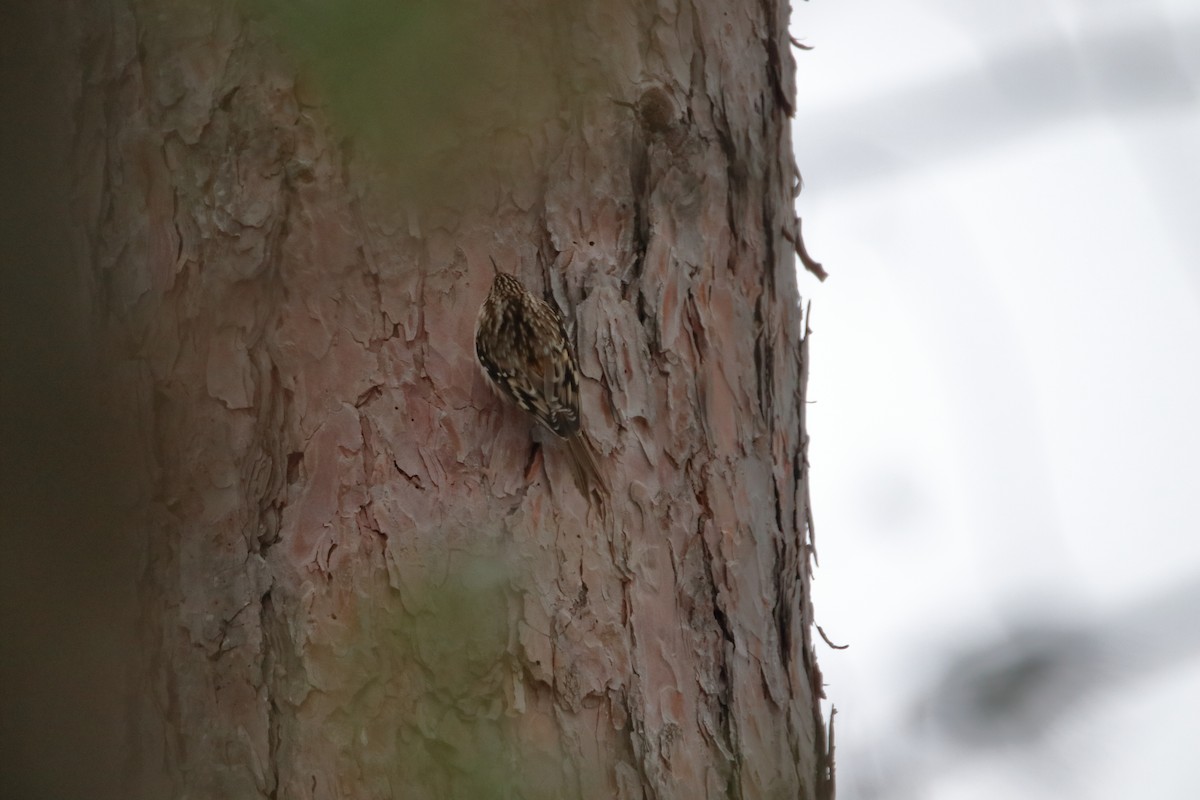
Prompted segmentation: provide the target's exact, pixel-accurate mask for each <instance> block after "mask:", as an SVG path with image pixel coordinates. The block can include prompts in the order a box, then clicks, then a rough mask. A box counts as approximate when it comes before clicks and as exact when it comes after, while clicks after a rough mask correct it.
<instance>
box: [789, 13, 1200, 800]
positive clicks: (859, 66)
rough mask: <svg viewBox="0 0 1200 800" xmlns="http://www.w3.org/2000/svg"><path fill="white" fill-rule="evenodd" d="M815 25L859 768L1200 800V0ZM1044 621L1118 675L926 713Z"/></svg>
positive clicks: (829, 572)
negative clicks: (1025, 713) (980, 662)
mask: <svg viewBox="0 0 1200 800" xmlns="http://www.w3.org/2000/svg"><path fill="white" fill-rule="evenodd" d="M792 29H793V33H794V35H795V36H796V37H797V38H798V39H800V40H801V41H802V42H804V43H806V44H808V45H813V46H815V49H814V50H812V51H810V52H797V53H796V59H797V62H798V86H799V93H798V110H797V114H796V121H795V130H796V150H797V161H798V163H799V166H800V169H801V172H802V173H803V175H804V179H805V190H804V192H803V193H802V194H801V196H800V199H799V201H798V210H799V213H800V215H801V217H802V218H803V220H804V232H805V238H806V241H807V244H808V247H809V251H810V252H811V253H812V254H813V256H814V257H815V258H817V259H818V260H819V261H821V262H822V263H824V265H825V266H826V268H827V269H828V270H829V273H830V278H829V279H828V280H827V281H826V282H825V283H824V284H818V283H817V281H816V280H815V279H813V278H811V276H808V275H807V274H805V273H802V277H801V293H802V295H803V296H804V298H805V300H808V299H811V300H812V301H813V314H812V328H813V330H814V337H813V340H812V344H811V355H812V359H813V363H812V367H811V381H810V387H809V399H810V401H812V402H813V403H814V405H812V406H811V408H810V434H811V435H812V445H811V448H810V453H809V458H810V461H811V463H812V479H813V503H814V512H815V516H816V525H817V547H818V552H819V554H820V567H819V569H818V570H817V573H816V581H815V591H816V597H815V603H816V612H817V621H818V622H819V623H820V624H821V625H822V627H823V628H824V629H825V631H826V632H827V633H828V634H829V635H830V637H831V638H832V639H833V640H834V641H836V642H839V643H845V644H849V645H850V648H849V649H848V650H844V651H833V650H830V649H828V648H824V647H821V649H820V650H819V652H818V658H819V659H820V663H821V667H822V669H823V671H824V673H825V677H826V680H827V692H828V694H829V697H830V699H831V701H832V702H833V704H834V705H836V706H837V708H838V716H837V723H836V725H837V744H838V783H839V787H838V788H839V797H840V798H842V800H859V798H874V797H878V798H902V797H903V798H908V797H914V798H930V799H931V800H942V798H945V799H946V800H950V799H951V798H953V799H954V800H973V799H974V798H980V799H983V798H987V799H989V800H990V798H1010V797H1014V796H1019V797H1027V798H1041V797H1046V798H1049V797H1054V798H1088V800H1108V799H1109V798H1112V799H1113V800H1116V798H1122V800H1124V798H1129V797H1153V798H1197V797H1200V758H1197V756H1200V658H1198V657H1197V655H1198V653H1200V589H1198V587H1200V424H1198V423H1197V417H1198V416H1200V2H1197V0H1187V1H1186V2H1184V1H1183V0H1176V2H1165V1H1160V2H1154V0H1123V1H1122V2H1117V1H1116V0H1092V2H1083V1H1082V0H1079V1H1078V2H1069V1H1068V0H1010V1H1009V2H1007V3H982V2H977V3H963V2H961V0H909V1H908V2H901V1H900V0H887V1H885V0H812V2H809V3H802V2H797V3H796V8H795V11H794V15H793V23H792ZM1189 592H1190V593H1189ZM1181 598H1182V599H1181ZM1188 598H1191V599H1190V600H1189V599H1188ZM1155 603H1158V604H1159V605H1157V606H1156V605H1154V604H1155ZM1192 609H1194V610H1195V613H1194V615H1193V614H1191V613H1189V612H1190V611H1191V610H1192ZM1181 610H1182V611H1181ZM1031 626H1032V627H1034V628H1037V627H1039V626H1041V627H1042V628H1043V630H1051V631H1052V634H1051V638H1050V641H1051V642H1059V641H1061V640H1062V639H1063V636H1064V635H1063V634H1061V631H1064V630H1075V631H1083V632H1084V633H1085V634H1086V635H1087V636H1088V637H1090V638H1089V641H1091V642H1093V644H1095V645H1096V646H1098V647H1100V648H1101V649H1103V651H1104V654H1103V655H1102V656H1098V655H1096V654H1095V653H1092V654H1087V653H1084V654H1083V655H1081V656H1080V658H1081V661H1080V662H1079V664H1078V665H1076V666H1073V667H1070V668H1069V669H1067V670H1066V672H1065V677H1064V678H1062V680H1064V681H1065V683H1063V684H1062V685H1061V686H1057V688H1056V687H1055V686H1054V685H1053V684H1051V689H1052V691H1051V696H1052V697H1054V698H1059V697H1065V696H1070V695H1072V692H1074V691H1075V690H1076V689H1077V688H1078V689H1079V690H1080V691H1081V692H1084V690H1086V689H1087V688H1088V687H1095V691H1093V692H1091V693H1086V692H1084V693H1083V694H1081V695H1080V696H1081V698H1082V699H1080V701H1079V702H1078V703H1077V704H1076V705H1072V706H1069V707H1068V708H1066V709H1065V710H1064V711H1063V713H1062V714H1060V715H1056V716H1052V717H1050V718H1049V721H1048V722H1047V724H1046V725H1045V727H1043V728H1040V729H1038V728H1036V727H1035V728H1030V729H1026V728H1018V729H1016V732H1015V733H1012V734H1011V735H1010V736H1008V737H1007V738H1005V737H1004V736H1002V735H1000V734H997V735H996V738H995V739H994V740H990V741H989V742H988V743H984V744H979V742H978V741H976V740H972V739H970V737H969V736H966V735H963V734H962V733H961V731H960V732H959V734H957V735H956V734H955V733H954V732H953V730H951V729H947V728H946V727H945V726H943V727H940V728H939V727H938V726H937V725H936V724H931V723H929V722H928V717H927V716H923V715H922V714H921V712H920V709H921V708H922V707H926V706H927V705H928V704H930V703H932V704H934V705H937V704H938V703H939V702H940V703H941V704H942V705H943V706H945V704H946V703H947V702H948V701H947V697H948V695H947V692H946V691H945V687H944V686H943V687H942V689H940V690H938V689H935V687H936V686H937V681H938V680H939V679H940V677H941V676H944V675H947V674H949V675H950V676H951V678H953V677H954V675H955V670H956V669H957V668H956V667H954V666H953V663H952V661H951V660H952V659H954V658H957V657H963V656H965V655H966V654H969V653H971V652H976V653H980V652H984V651H985V648H988V647H989V646H992V647H994V648H998V649H996V650H994V651H993V656H995V657H1002V656H1003V653H1004V652H1005V649H1004V647H1002V646H1001V645H1002V643H1003V642H1004V641H1005V637H1009V636H1016V635H1018V634H1019V633H1020V632H1021V631H1022V630H1028V629H1029V628H1030V627H1031ZM1053 631H1059V633H1053ZM1067 651H1069V652H1078V651H1077V650H1072V649H1071V648H1067ZM1055 652H1057V651H1055ZM997 653H998V654H1000V655H997ZM1060 655H1061V653H1060ZM1156 659H1157V660H1156ZM957 663H961V662H957ZM1039 685H1040V684H1039ZM952 706H953V704H952ZM1034 706H1035V707H1038V708H1053V707H1055V706H1054V703H1053V702H1052V701H1045V702H1042V703H1035V704H1034ZM1001 707H1005V708H1007V707H1008V706H1005V705H1004V704H1003V703H1002V704H1001ZM935 716H936V715H935ZM923 719H924V720H926V721H925V722H922V720H923ZM935 722H936V720H935ZM985 722H986V720H985ZM1000 722H1001V723H1002V722H1003V720H1001V721H1000ZM1001 727H1003V726H1002V725H1001ZM947 730H950V733H947ZM1039 731H1040V732H1039Z"/></svg>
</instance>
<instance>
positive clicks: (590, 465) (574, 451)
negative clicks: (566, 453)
mask: <svg viewBox="0 0 1200 800" xmlns="http://www.w3.org/2000/svg"><path fill="white" fill-rule="evenodd" d="M567 449H569V450H570V451H571V477H572V478H574V479H575V485H576V486H578V487H579V491H580V493H581V494H582V495H583V496H584V497H586V498H588V500H589V501H590V500H591V498H592V495H593V494H595V495H597V496H598V497H599V498H600V499H601V500H602V501H603V500H604V499H606V498H607V497H608V483H607V482H605V480H604V478H603V476H601V474H600V464H599V462H598V460H597V459H596V448H595V446H594V445H593V444H592V442H591V440H590V439H588V437H587V434H586V433H584V432H583V431H579V432H578V433H576V434H575V435H574V436H571V437H569V438H568V439H567Z"/></svg>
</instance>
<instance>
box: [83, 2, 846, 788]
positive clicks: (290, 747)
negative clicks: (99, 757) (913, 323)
mask: <svg viewBox="0 0 1200 800" xmlns="http://www.w3.org/2000/svg"><path fill="white" fill-rule="evenodd" d="M497 5H499V4H497ZM508 5H509V7H507V8H504V9H501V10H495V11H491V12H489V14H490V15H491V16H489V17H488V19H489V20H491V21H492V22H494V23H496V24H497V27H495V28H493V29H489V30H488V31H487V34H488V36H487V37H484V38H483V39H481V41H487V40H488V39H489V37H490V38H491V39H494V40H496V41H498V42H500V43H501V45H499V46H504V47H506V49H505V50H504V53H505V54H506V55H505V57H506V58H507V59H509V60H511V61H512V63H511V64H509V65H508V66H507V67H506V69H507V68H510V67H511V72H507V73H505V74H503V75H501V76H499V78H497V79H496V80H490V79H491V77H492V76H490V75H487V74H482V73H480V74H475V75H472V76H470V80H471V81H473V82H474V83H478V84H481V85H483V86H484V87H485V89H486V91H484V92H480V93H479V94H478V95H477V96H472V103H473V104H468V105H467V106H465V107H459V108H458V113H461V114H462V115H465V119H463V120H456V123H459V124H456V125H449V124H448V123H447V124H446V125H445V126H442V127H438V128H437V130H436V140H432V139H431V140H429V141H424V140H422V141H421V142H420V147H416V146H415V145H414V146H413V147H415V148H416V149H417V150H419V151H420V153H421V156H420V159H421V163H419V164H416V165H415V166H414V164H413V163H410V159H408V151H407V148H408V146H409V145H408V144H406V145H405V149H404V151H403V152H387V151H386V148H385V149H381V148H380V147H379V139H378V138H376V139H374V140H372V141H374V145H373V146H371V147H365V146H364V147H351V146H348V144H347V143H348V141H352V140H355V138H356V137H355V134H354V130H355V125H356V124H358V123H356V122H353V121H350V122H347V121H345V120H343V119H339V117H338V116H337V115H336V114H333V113H331V112H330V110H329V107H328V106H327V104H326V100H327V99H328V98H329V97H330V94H329V93H330V92H331V91H332V92H336V90H337V84H331V85H325V86H323V87H318V88H313V87H311V86H309V85H308V84H307V83H306V82H305V81H302V80H300V79H299V78H298V77H297V75H298V74H299V70H298V68H297V67H296V66H294V63H293V61H294V60H295V59H293V58H292V56H291V55H289V54H288V52H287V51H286V49H285V48H282V47H281V46H280V45H279V44H278V41H277V39H276V38H275V36H274V35H273V34H271V33H270V29H269V27H268V26H267V25H266V23H264V22H263V21H262V20H249V21H248V20H247V19H246V18H244V17H242V16H241V15H239V13H237V9H236V8H234V7H230V6H227V5H224V4H220V3H217V4H207V3H205V4H188V3H162V2H132V1H130V2H126V1H125V0H114V2H112V3H111V4H100V5H91V4H83V3H81V4H80V5H79V11H80V13H79V15H78V16H77V18H76V22H75V23H74V24H75V29H74V35H75V36H76V37H77V39H78V40H79V42H80V43H81V46H80V49H79V52H80V53H81V57H82V59H83V64H82V69H83V74H84V75H85V76H87V80H86V81H85V82H84V83H83V84H81V85H80V86H77V87H76V92H77V94H76V96H75V97H74V102H75V105H76V108H77V118H78V120H79V131H78V139H77V146H76V158H75V166H76V170H77V175H78V185H79V196H78V200H77V203H76V208H77V214H78V217H79V223H80V226H81V230H82V231H83V234H84V235H83V236H82V237H81V240H80V243H79V245H80V250H81V252H82V254H83V258H84V261H85V263H87V264H88V265H89V269H90V270H91V274H92V276H93V280H94V282H95V285H96V286H97V287H102V288H98V289H97V300H98V308H99V309H100V310H101V312H102V314H103V316H104V318H105V320H106V326H107V329H108V332H109V335H110V336H111V337H112V340H113V341H114V343H115V344H114V351H115V354H116V358H117V359H119V360H120V361H122V362H123V369H122V371H121V374H123V375H125V376H127V377H128V380H127V381H126V384H125V390H126V391H128V392H130V393H133V394H134V395H136V396H138V397H142V398H145V402H144V403H143V404H142V407H143V409H144V413H145V417H146V418H145V420H144V423H145V424H144V425H143V426H142V428H141V430H142V431H143V434H144V441H143V442H142V443H141V444H142V446H141V452H142V453H144V459H143V463H142V465H141V469H142V474H141V476H140V479H141V481H142V484H143V485H144V486H145V487H147V488H146V492H147V497H148V501H147V511H146V514H145V520H146V523H145V528H144V530H142V531H140V532H139V534H138V535H139V536H141V537H143V538H144V541H145V563H146V585H145V586H144V587H143V602H144V607H145V617H146V625H145V628H144V632H143V633H144V646H145V648H146V651H147V653H148V654H149V657H148V659H147V662H146V664H145V680H146V684H145V693H144V694H143V696H142V702H141V704H140V707H139V709H138V711H139V714H140V719H141V720H142V723H141V729H140V734H139V735H140V736H141V740H140V741H141V742H142V747H144V748H146V749H145V751H144V756H143V758H141V759H140V763H139V769H138V772H139V774H138V775H137V780H138V781H140V782H141V785H142V788H143V789H144V790H146V791H149V792H151V793H154V794H155V795H156V796H167V795H168V794H172V795H180V796H181V795H183V794H184V793H185V792H186V794H187V796H189V797H254V796H263V797H287V798H301V797H316V798H326V797H355V798H376V797H378V798H384V797H387V798H390V797H468V796H471V797H486V796H496V797H500V796H505V797H507V796H513V797H620V798H640V797H657V798H671V797H677V798H693V797H702V796H703V797H746V798H763V797H789V798H791V797H817V796H819V794H820V793H821V792H822V791H823V789H822V781H823V780H824V778H823V775H824V770H825V769H826V765H825V763H824V762H823V760H822V759H823V752H824V733H823V727H822V723H821V719H820V712H819V706H818V695H819V693H820V691H821V688H820V676H819V672H818V671H817V669H816V666H815V663H814V660H813V655H812V650H811V643H810V638H809V632H810V627H811V613H810V607H809V594H808V569H809V567H808V564H809V541H808V538H807V537H808V531H809V525H808V522H807V520H808V518H809V509H808V505H807V502H808V501H807V494H808V491H807V472H806V469H807V468H806V465H805V462H804V457H803V449H804V437H805V434H804V422H803V420H804V405H803V402H804V386H803V384H804V378H803V349H802V347H803V345H802V338H801V337H802V328H801V315H800V311H799V297H798V294H797V289H796V281H795V274H794V264H793V260H794V259H793V253H792V251H791V250H790V246H789V245H788V244H787V242H786V240H785V233H786V232H788V231H790V230H792V229H793V227H794V217H793V215H792V192H793V186H794V185H795V184H796V182H797V180H798V179H797V175H796V172H795V168H794V166H793V164H792V157H791V150H790V138H789V137H790V133H789V120H788V114H789V108H788V103H789V102H790V101H789V98H791V97H792V94H793V85H792V80H793V61H792V58H791V55H790V51H789V47H788V42H787V26H786V21H787V14H788V8H787V6H786V5H781V4H779V3H777V2H773V1H772V0H764V2H761V3H755V4H746V3H741V2H734V1H733V0H697V2H693V3H691V4H682V5H675V4H672V3H661V4H657V5H653V6H647V5H645V4H641V3H632V2H631V3H622V2H611V3H610V2H605V3H581V4H578V5H571V6H570V7H569V11H570V13H566V12H564V11H563V10H562V6H561V4H558V5H555V4H549V5H540V4H538V3H515V2H514V3H512V4H508ZM556 9H557V10H556ZM518 34H519V37H518ZM481 46H482V45H481ZM546 64H551V65H553V67H554V69H555V71H554V72H552V73H551V74H549V75H547V74H546V72H545V65H546ZM314 69H315V70H316V72H317V75H318V78H317V79H316V80H315V82H316V83H320V80H319V75H320V72H319V67H315V68H314ZM535 73H536V74H535ZM529 75H532V77H530V79H529V80H528V81H522V80H511V79H513V78H514V77H515V78H521V77H522V76H529ZM501 78H503V80H501ZM371 79H372V80H375V81H379V82H380V85H383V86H386V85H388V81H394V82H397V83H402V82H404V81H418V80H428V76H425V75H411V74H408V75H406V74H397V75H394V76H388V75H384V76H382V77H381V76H379V75H374V76H371ZM331 87H332V88H331ZM614 99H615V100H620V101H622V102H628V103H632V104H634V105H635V106H636V109H635V110H634V109H630V108H629V107H627V106H624V105H620V104H618V103H615V102H613V100H614ZM381 113H382V111H381ZM420 119H421V120H425V123H428V120H427V119H425V118H423V117H422V118H420ZM439 120H440V118H439ZM385 122H387V121H385ZM394 122H395V121H394V120H392V121H391V122H387V124H394ZM425 123H423V124H425ZM347 129H349V130H351V133H350V134H349V135H348V134H347V133H346V130H347ZM384 129H385V131H386V130H387V128H386V125H385V128H384ZM364 138H368V139H369V138H370V137H366V136H365V135H364ZM405 141H406V142H407V140H405ZM464 165H465V166H466V167H468V168H467V169H464ZM443 171H444V173H443ZM441 174H444V175H445V181H444V184H443V185H437V186H436V187H433V188H431V184H437V183H438V181H437V180H436V178H437V176H439V175H441ZM464 175H465V176H466V177H467V178H469V180H463V177H464ZM414 187H416V188H415V189H414ZM490 257H495V258H496V260H497V261H498V262H499V263H500V264H501V265H502V266H503V267H505V268H506V269H510V270H513V271H515V272H517V273H519V274H520V275H521V276H522V278H523V279H524V280H525V281H526V283H527V285H529V286H532V287H538V288H539V289H540V288H542V287H544V288H545V289H546V290H547V292H548V295H549V296H550V297H552V298H553V300H554V301H555V302H557V303H558V305H559V306H560V307H562V308H564V309H566V310H567V311H568V312H569V314H570V316H571V317H572V318H573V319H574V321H575V335H576V339H577V343H578V346H579V350H580V360H581V368H582V370H583V372H584V374H585V376H586V378H587V380H586V381H585V384H584V386H583V387H582V392H583V408H584V416H585V426H586V427H587V429H588V431H589V433H590V435H591V437H592V438H593V440H594V441H595V442H596V444H597V447H598V450H599V452H600V454H601V456H602V458H603V459H604V460H603V464H602V466H603V467H604V468H605V469H606V470H607V477H608V479H609V481H610V483H611V484H612V487H613V497H612V500H611V503H610V506H609V508H608V512H607V513H606V514H603V515H602V514H599V513H596V512H595V511H591V512H589V506H588V503H587V502H586V500H585V499H584V498H583V497H581V496H580V495H579V493H578V492H577V491H576V489H575V486H574V484H573V483H572V481H571V479H570V475H569V471H568V470H567V469H566V464H565V461H564V459H565V458H566V454H565V451H564V450H563V449H562V448H561V447H559V446H558V445H557V444H556V443H555V442H553V441H552V440H549V439H548V438H547V439H545V440H543V441H541V443H542V445H544V446H543V447H541V448H540V451H537V452H535V447H534V442H535V441H538V440H542V438H543V437H541V436H540V434H536V433H535V429H534V428H533V426H532V425H531V424H530V423H529V421H528V420H527V419H526V418H525V417H523V416H522V415H521V414H520V412H518V411H516V410H514V409H513V408H511V407H508V406H506V405H504V404H502V403H501V402H499V401H498V400H497V399H496V397H495V396H494V395H493V394H492V393H491V392H489V391H488V389H487V387H486V384H485V383H484V379H483V378H482V376H481V375H480V374H479V371H478V368H477V367H476V364H475V361H474V354H473V343H472V337H473V332H474V321H475V314H476V312H477V309H478V308H479V305H480V303H481V302H482V300H483V298H484V296H485V294H486V292H487V288H488V286H489V283H490V280H491V274H492V267H491V263H490V260H489V258H490ZM531 436H532V437H533V438H531ZM156 742H163V743H165V744H164V745H163V746H162V750H161V751H155V749H154V746H155V745H154V743H156Z"/></svg>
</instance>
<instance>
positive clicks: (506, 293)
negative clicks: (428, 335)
mask: <svg viewBox="0 0 1200 800" xmlns="http://www.w3.org/2000/svg"><path fill="white" fill-rule="evenodd" d="M492 266H493V267H494V268H495V270H496V277H495V278H494V279H493V280H492V290H491V291H490V292H489V293H488V296H487V300H485V301H484V302H483V306H482V307H481V308H480V309H479V319H478V321H477V322H476V324H475V355H476V356H477V357H478V358H479V365H480V366H481V367H483V371H484V373H485V374H486V375H487V376H488V378H490V379H491V381H492V383H493V384H494V385H495V386H496V387H497V388H498V389H499V390H500V391H501V393H503V394H504V395H505V396H506V397H508V398H509V399H510V400H512V401H513V402H515V403H516V404H517V405H518V406H520V407H521V408H522V409H523V410H525V411H526V412H528V413H529V414H532V415H533V416H534V417H536V418H537V420H538V422H540V423H542V424H543V425H545V426H546V427H547V428H549V429H550V430H551V431H553V432H554V433H555V434H556V435H557V436H558V437H559V438H561V439H564V440H565V441H566V443H567V447H568V448H569V449H570V451H571V471H572V474H573V477H574V479H575V483H576V485H577V486H578V487H579V490H580V491H581V492H582V493H583V494H584V496H588V494H589V492H590V491H591V490H595V491H598V492H599V493H600V494H601V495H606V494H607V493H608V488H607V486H606V485H605V483H604V480H603V479H602V478H601V477H600V470H599V467H598V466H597V464H596V456H595V453H594V452H593V451H592V446H591V442H589V441H588V439H587V436H586V434H585V433H584V432H583V431H582V430H581V429H580V427H579V424H580V414H579V363H578V361H577V360H576V358H575V349H574V347H572V345H571V340H570V339H569V338H568V337H567V329H566V326H565V325H564V324H563V320H562V317H561V316H559V313H558V311H556V310H555V309H554V308H553V307H552V306H551V305H550V304H548V303H546V302H545V301H544V300H541V299H540V298H537V297H535V296H533V295H532V294H530V293H529V292H528V291H527V290H526V289H525V287H524V286H523V285H522V284H521V281H519V280H518V279H517V278H516V277H514V276H512V275H509V274H507V273H504V272H501V271H500V268H499V267H497V266H496V262H495V260H494V259H493V261H492Z"/></svg>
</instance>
